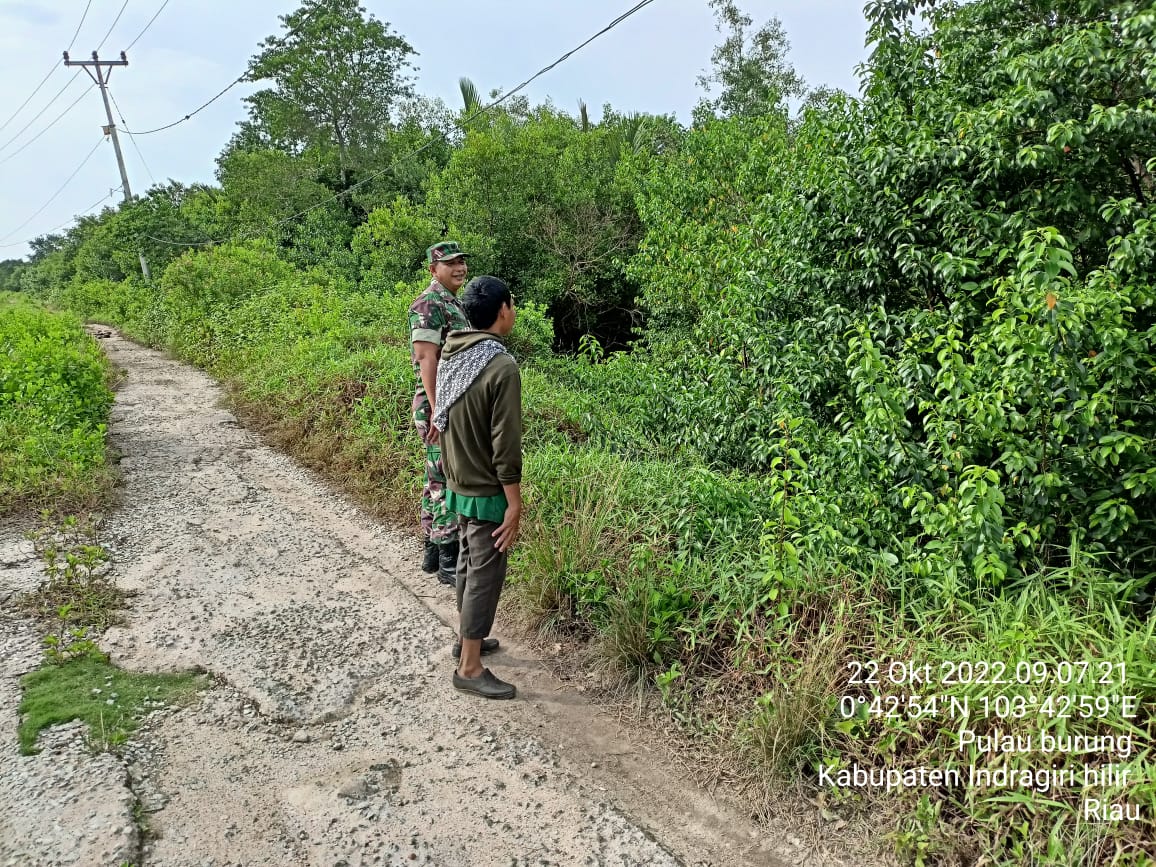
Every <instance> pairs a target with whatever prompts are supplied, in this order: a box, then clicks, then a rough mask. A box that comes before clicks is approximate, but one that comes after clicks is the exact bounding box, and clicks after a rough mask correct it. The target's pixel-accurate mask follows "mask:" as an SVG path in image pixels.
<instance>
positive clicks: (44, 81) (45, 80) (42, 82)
mask: <svg viewBox="0 0 1156 867" xmlns="http://www.w3.org/2000/svg"><path fill="white" fill-rule="evenodd" d="M59 68H60V64H59V63H57V62H56V61H53V63H52V68H51V69H50V70H48V75H46V76H44V78H42V79H41V80H40V84H38V85H36V90H34V91H32V93H30V94H29V95H28V99H26V100H24V102H22V103H20V107H19V108H17V109H16V111H14V112H12V114H11V116H10V117H9V118H8V120H6V121H4V123H0V131H3V130H4V128H5V127H7V126H8V124H10V123H12V121H14V120H16V115H18V114H20V112H21V111H23V110H24V106H26V105H28V103H30V102H32V97H34V96H36V94H38V93H40V88H42V87H44V85H45V84H47V83H48V79H50V78H52V73H54V72H56V70H58V69H59Z"/></svg>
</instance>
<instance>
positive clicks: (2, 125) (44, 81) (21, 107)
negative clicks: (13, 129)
mask: <svg viewBox="0 0 1156 867" xmlns="http://www.w3.org/2000/svg"><path fill="white" fill-rule="evenodd" d="M91 6H92V0H88V5H86V6H85V7H84V13H83V14H82V15H81V16H80V23H79V24H77V25H76V30H75V31H73V34H72V39H71V41H70V42H69V43H68V49H67V50H68V51H71V50H72V46H73V45H74V44H75V43H76V37H77V35H78V34H79V33H80V28H81V27H83V26H84V19H85V18H87V17H88V10H89V7H91ZM58 69H60V64H59V63H57V62H55V61H54V62H53V64H52V66H51V67H49V69H48V74H47V75H45V76H44V78H42V79H41V80H40V84H38V85H36V89H35V90H33V91H32V93H30V94H28V98H27V99H26V100H24V102H22V103H20V105H19V107H18V108H17V109H16V111H14V112H12V114H11V115H10V116H9V117H8V120H6V121H4V123H0V132H3V131H4V130H5V129H6V128H7V127H8V124H10V123H12V121H14V120H16V116H17V115H19V114H20V112H22V111H23V110H24V106H26V105H28V103H30V102H32V99H33V97H35V96H36V94H38V93H40V89H41V88H42V87H44V85H45V84H47V83H48V79H50V78H52V75H53V73H55V72H56V70H58ZM73 77H75V76H73ZM67 86H68V85H67V84H66V85H65V87H67ZM61 92H63V91H61ZM59 97H60V94H59V93H58V94H56V96H54V97H53V98H52V99H51V100H49V103H48V105H46V106H44V108H43V109H41V113H43V112H44V111H47V110H48V106H49V105H52V103H53V102H55V101H56V100H57V99H58V98H59ZM35 122H36V118H33V119H32V120H30V121H29V122H28V125H27V126H25V127H24V129H28V127H29V126H31V125H32V124H33V123H35ZM24 129H22V130H20V132H24ZM16 135H17V136H19V135H20V133H17V134H16ZM8 144H11V140H9V141H8V142H6V143H5V144H4V145H0V150H3V149H4V148H5V147H7V146H8Z"/></svg>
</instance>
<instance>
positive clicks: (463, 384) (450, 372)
mask: <svg viewBox="0 0 1156 867" xmlns="http://www.w3.org/2000/svg"><path fill="white" fill-rule="evenodd" d="M509 354H510V353H509V352H508V351H507V350H506V347H504V346H503V345H502V344H501V342H500V341H499V340H498V339H497V338H496V337H495V338H491V339H489V340H481V341H479V342H477V343H475V344H474V345H473V346H471V347H470V348H469V349H463V350H462V351H461V352H459V353H457V354H456V355H454V356H453V357H452V358H448V359H446V358H443V359H442V360H441V363H439V364H438V376H437V384H436V385H435V386H434V388H435V390H436V392H437V403H438V405H437V412H435V413H434V417H433V426H434V427H436V428H437V429H438V430H440V431H444V430H445V429H446V423H447V422H448V420H449V413H450V407H451V406H453V405H454V404H455V403H457V402H458V399H459V398H461V396H462V395H463V394H465V393H466V390H467V389H469V387H470V386H471V385H473V384H474V380H475V379H477V378H478V376H479V375H480V374H481V372H482V371H483V370H485V369H486V365H487V364H489V363H490V362H491V361H493V360H494V359H495V358H497V357H498V356H499V355H509Z"/></svg>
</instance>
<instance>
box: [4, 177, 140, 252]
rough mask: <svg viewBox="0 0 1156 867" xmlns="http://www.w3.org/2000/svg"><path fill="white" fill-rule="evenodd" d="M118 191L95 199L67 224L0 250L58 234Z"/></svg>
mask: <svg viewBox="0 0 1156 867" xmlns="http://www.w3.org/2000/svg"><path fill="white" fill-rule="evenodd" d="M120 189H121V188H120V187H117V188H116V189H112V190H109V191H108V192H107V193H106V194H105V195H103V196H101V197H100V198H99V199H97V200H96V201H95V202H93V203H92V204H91V205H89V206H88V207H87V208H83V209H82V210H81V211H80V215H79V216H74V217H71V218H69V220H68V221H67V222H65V223H61V224H60V225H59V226H56V227H55V228H53V229H49V230H48V231H47V232H42V233H41V234H39V235H34V236H33V237H31V238H26V239H25V240H23V241H12V242H11V243H8V244H0V249H3V248H7V247H22V246H23V245H25V244H31V243H32V242H33V241H35V240H36V239H37V238H40V237H43V236H44V235H51V234H52V233H53V232H59V231H60V230H61V229H67V228H68V227H69V225H71V224H72V223H73V221H75V220H77V219H79V218H80V217H83V216H87V215H88V212H89V211H91V210H92V209H93V208H95V207H96V206H97V205H99V204H101V203H102V202H107V201H108V200H109V199H111V198H112V197H113V196H115V195H116V194H117V193H119V192H120Z"/></svg>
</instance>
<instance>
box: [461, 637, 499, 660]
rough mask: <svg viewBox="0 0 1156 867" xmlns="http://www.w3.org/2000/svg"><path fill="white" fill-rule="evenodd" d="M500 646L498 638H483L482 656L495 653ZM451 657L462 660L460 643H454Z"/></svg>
mask: <svg viewBox="0 0 1156 867" xmlns="http://www.w3.org/2000/svg"><path fill="white" fill-rule="evenodd" d="M500 646H501V644H500V642H499V641H498V639H496V638H483V639H482V656H486V655H488V654H491V653H493V652H494V651H495V650H497V649H498V648H499V647H500ZM450 656H452V657H453V658H454V659H461V658H462V643H461V642H460V641H455V642H454V646H453V649H452V650H450Z"/></svg>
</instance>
